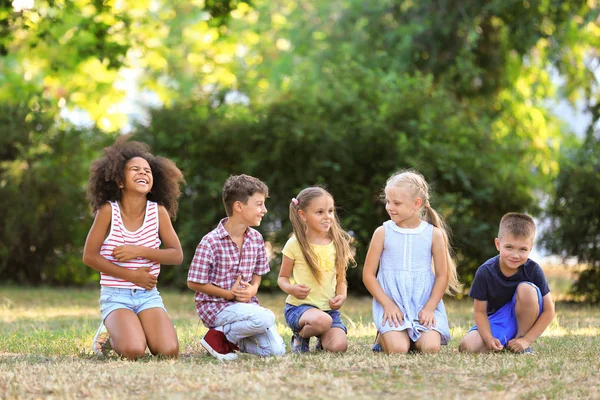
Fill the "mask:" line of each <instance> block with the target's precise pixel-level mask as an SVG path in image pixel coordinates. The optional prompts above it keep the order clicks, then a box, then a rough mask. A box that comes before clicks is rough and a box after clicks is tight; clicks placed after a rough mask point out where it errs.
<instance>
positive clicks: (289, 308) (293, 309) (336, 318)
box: [283, 303, 348, 333]
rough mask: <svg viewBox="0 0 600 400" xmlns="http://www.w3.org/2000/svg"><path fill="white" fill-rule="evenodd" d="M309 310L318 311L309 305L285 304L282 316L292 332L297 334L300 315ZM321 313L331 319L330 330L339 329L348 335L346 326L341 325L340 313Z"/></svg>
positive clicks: (336, 311)
mask: <svg viewBox="0 0 600 400" xmlns="http://www.w3.org/2000/svg"><path fill="white" fill-rule="evenodd" d="M311 308H315V309H317V310H319V308H317V307H315V306H311V305H310V304H302V305H299V306H293V305H291V304H288V303H285V309H284V310H283V315H284V316H285V321H286V322H287V324H288V326H289V327H290V328H291V329H292V331H294V332H299V331H300V329H302V328H301V327H300V318H301V317H302V314H304V313H305V312H306V311H307V310H310V309H311ZM322 311H323V312H325V313H327V314H329V316H330V317H331V319H332V322H331V327H332V328H340V329H343V330H344V332H346V333H348V329H346V326H345V325H344V324H343V323H342V318H341V317H340V312H339V311H338V310H322Z"/></svg>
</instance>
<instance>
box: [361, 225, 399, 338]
mask: <svg viewBox="0 0 600 400" xmlns="http://www.w3.org/2000/svg"><path fill="white" fill-rule="evenodd" d="M384 240H385V228H384V227H383V226H380V227H379V228H377V229H376V230H375V233H373V238H372V239H371V244H370V245H369V251H368V252H367V258H366V259H365V265H364V267H363V283H364V284H365V286H366V288H367V290H368V291H369V293H371V295H372V296H373V297H375V300H377V301H378V302H379V304H381V305H382V306H383V321H382V322H381V323H382V325H385V323H386V321H388V322H389V324H390V326H391V325H392V324H394V325H395V326H400V325H402V323H403V322H404V314H402V311H400V309H399V308H398V306H397V305H396V303H394V301H393V300H392V299H390V298H389V297H388V296H387V295H386V294H385V292H384V291H383V289H382V288H381V285H380V284H379V282H377V269H378V268H379V259H380V258H381V253H382V252H383V242H384Z"/></svg>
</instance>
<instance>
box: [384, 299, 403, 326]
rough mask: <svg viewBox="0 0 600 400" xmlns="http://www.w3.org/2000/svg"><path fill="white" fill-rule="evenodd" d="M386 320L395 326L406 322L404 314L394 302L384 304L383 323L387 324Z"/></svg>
mask: <svg viewBox="0 0 600 400" xmlns="http://www.w3.org/2000/svg"><path fill="white" fill-rule="evenodd" d="M386 321H387V322H388V323H389V324H390V326H395V327H399V326H401V325H402V324H403V323H404V314H402V311H400V309H399V308H398V306H397V305H396V304H395V303H393V302H392V303H391V304H389V305H387V306H383V321H382V322H381V325H385V322H386ZM392 324H394V325H392Z"/></svg>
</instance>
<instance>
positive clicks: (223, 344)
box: [200, 328, 238, 361]
mask: <svg viewBox="0 0 600 400" xmlns="http://www.w3.org/2000/svg"><path fill="white" fill-rule="evenodd" d="M200 344H202V347H204V348H205V349H206V351H208V352H209V353H210V355H211V356H213V357H214V358H216V359H217V360H219V361H233V360H236V359H237V358H238V355H237V354H235V353H234V352H233V350H232V348H231V343H230V342H229V341H228V340H227V337H225V334H224V333H223V332H221V331H218V330H216V329H213V328H210V329H209V330H208V332H206V335H204V338H202V340H200ZM234 346H235V345H234ZM236 347H237V346H236Z"/></svg>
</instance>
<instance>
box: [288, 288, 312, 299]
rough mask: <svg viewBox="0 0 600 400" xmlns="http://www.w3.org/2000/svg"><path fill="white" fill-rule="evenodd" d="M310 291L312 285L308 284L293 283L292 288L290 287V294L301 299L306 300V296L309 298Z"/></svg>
mask: <svg viewBox="0 0 600 400" xmlns="http://www.w3.org/2000/svg"><path fill="white" fill-rule="evenodd" d="M309 293H310V287H308V286H307V285H299V284H296V285H292V288H291V289H290V294H291V295H292V296H294V297H295V298H297V299H300V300H304V299H305V298H307V297H308V294H309Z"/></svg>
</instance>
